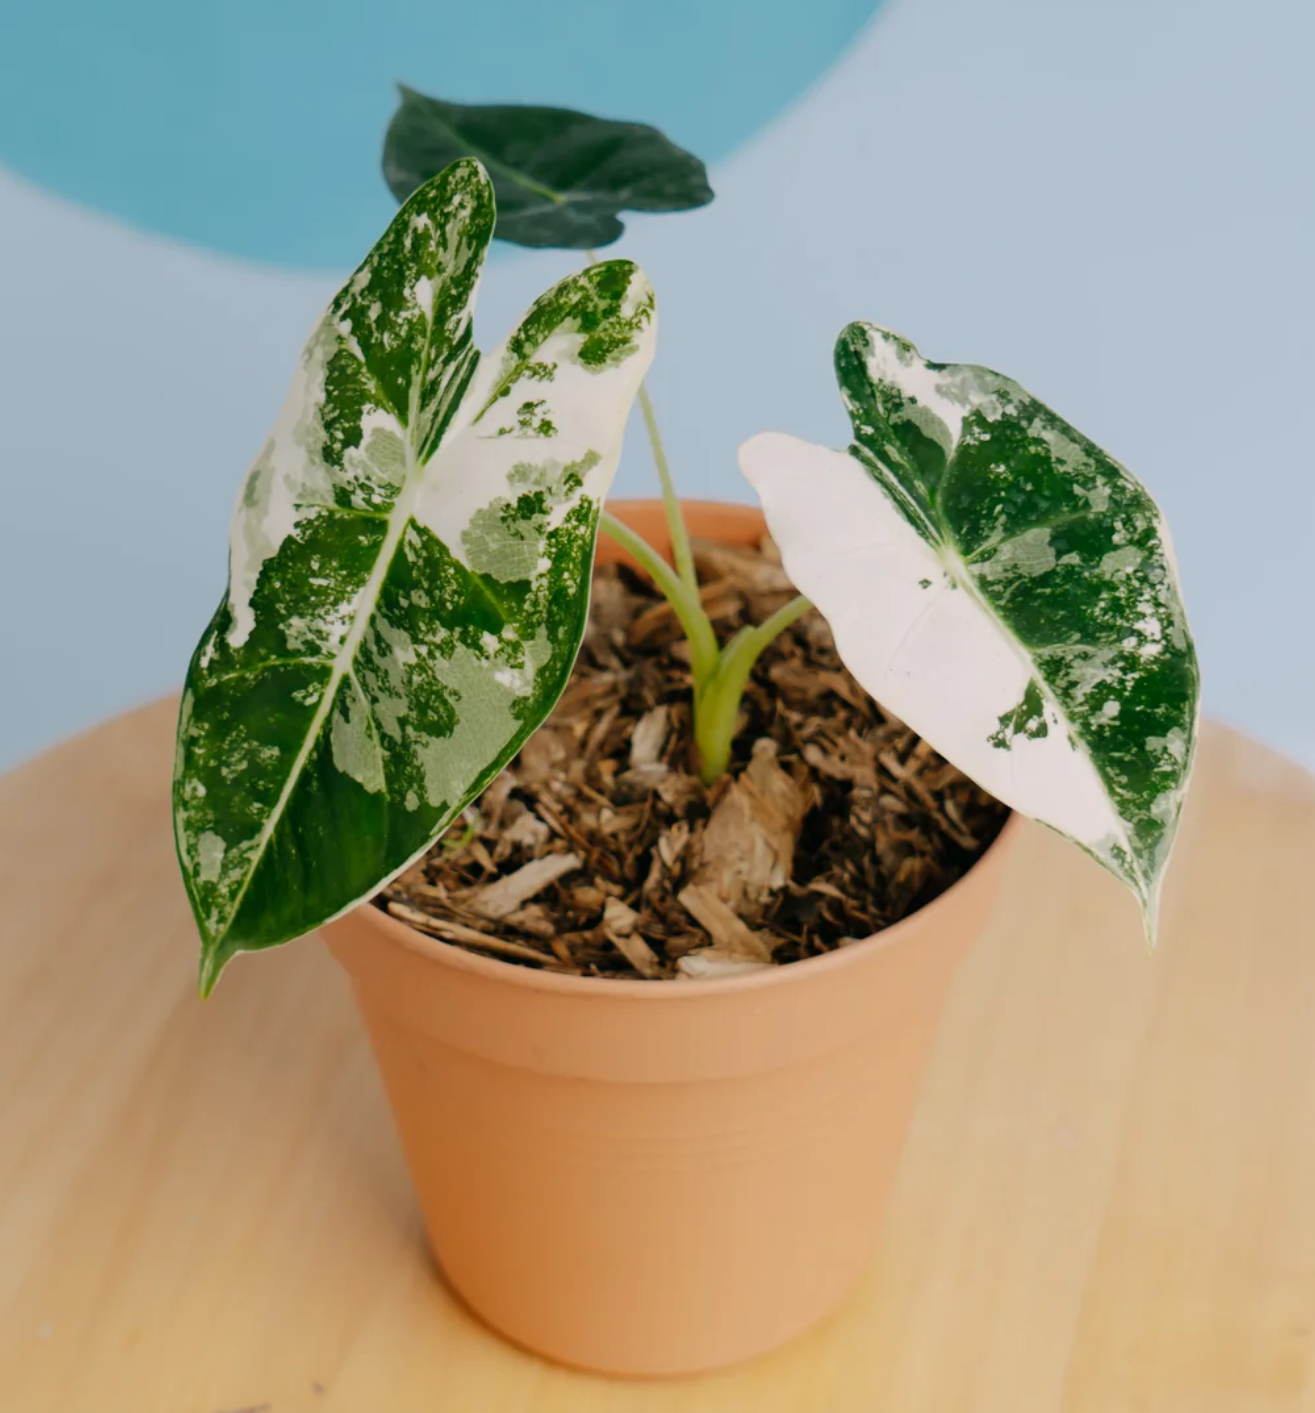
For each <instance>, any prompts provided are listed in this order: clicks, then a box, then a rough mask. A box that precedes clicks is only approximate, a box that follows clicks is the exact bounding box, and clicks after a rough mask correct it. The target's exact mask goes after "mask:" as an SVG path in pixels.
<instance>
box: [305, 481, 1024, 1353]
mask: <svg viewBox="0 0 1315 1413" xmlns="http://www.w3.org/2000/svg"><path fill="white" fill-rule="evenodd" d="M610 508H611V509H612V510H613V511H614V513H615V514H617V515H618V516H620V517H621V518H622V519H624V520H625V521H626V522H627V523H628V524H630V525H632V526H633V527H634V528H635V529H636V530H638V531H639V532H640V533H641V534H643V535H644V536H645V537H646V538H648V539H649V540H650V542H652V543H653V544H654V545H656V546H657V547H659V548H665V547H666V546H667V543H668V541H667V536H666V533H665V526H664V522H663V519H662V510H661V506H660V504H659V503H658V502H656V501H653V502H632V503H621V504H617V505H614V506H612V507H610ZM686 514H687V516H688V518H689V522H690V529H691V532H692V533H693V534H695V535H700V536H705V537H708V538H712V539H717V540H720V541H721V542H722V543H726V544H748V543H755V542H756V541H757V539H758V538H759V537H760V536H761V534H762V532H763V520H762V516H761V514H760V513H759V512H758V511H757V510H755V509H751V508H749V507H747V506H730V505H715V504H706V503H703V504H700V503H693V504H690V505H687V506H686ZM599 557H600V559H602V560H604V561H606V560H608V559H615V558H618V557H620V555H619V551H618V550H617V549H616V547H615V546H614V545H613V544H612V543H611V542H610V541H608V540H606V539H600V542H599ZM1018 827H1019V826H1018V821H1017V820H1016V819H1011V820H1010V821H1009V823H1008V824H1007V825H1006V828H1005V830H1004V832H1003V833H1002V834H1001V836H1000V837H999V838H998V839H997V840H996V842H995V843H994V844H993V845H992V846H991V847H990V849H989V850H988V851H987V853H986V854H985V855H984V856H983V858H982V859H981V860H979V861H978V863H977V864H976V865H975V866H974V867H973V868H972V869H971V870H970V871H969V872H968V873H967V874H966V875H965V876H964V877H963V878H962V879H960V880H959V881H958V882H957V883H956V884H954V885H953V886H952V887H951V888H949V889H948V890H947V891H946V892H945V893H943V894H942V895H941V896H940V897H939V898H937V899H936V900H935V901H934V902H932V903H931V904H929V905H928V906H927V907H924V908H922V909H920V910H919V911H918V912H917V913H915V914H913V915H912V916H910V917H909V918H907V919H905V920H904V921H902V922H900V923H898V924H897V925H895V926H894V927H891V928H888V929H887V930H886V931H884V932H882V933H879V934H878V935H877V936H875V937H873V938H871V939H869V940H867V941H864V942H860V943H856V944H851V945H849V946H847V947H845V948H843V949H841V950H838V951H835V952H831V953H828V954H827V955H825V956H822V957H816V958H811V959H809V960H806V961H802V962H795V963H791V964H789V965H786V966H781V967H778V968H775V969H772V970H767V971H760V972H754V973H751V974H748V975H742V976H736V977H728V978H721V979H716V980H702V981H695V980H691V981H684V980H682V981H613V980H606V979H603V978H598V977H576V976H563V975H560V974H553V973H545V972H540V971H537V970H534V969H532V968H529V967H519V966H515V965H512V964H510V963H507V962H502V961H498V960H494V959H492V958H487V957H483V956H477V955H475V954H473V953H470V952H467V951H464V950H462V949H460V948H458V947H454V946H450V945H448V944H446V943H444V942H440V941H437V940H435V939H433V938H430V937H426V936H424V935H422V934H421V933H419V932H416V931H414V930H413V929H411V928H409V927H406V926H404V925H403V924H402V923H400V922H398V921H396V920H395V919H393V918H391V917H388V916H387V915H386V914H384V913H383V912H381V911H380V910H379V909H377V908H375V907H372V906H370V905H368V904H367V905H363V906H361V907H359V908H357V909H355V910H354V911H353V912H351V913H348V914H347V915H346V916H344V917H342V918H340V919H338V920H337V921H336V922H333V923H331V924H330V925H329V926H327V927H326V928H325V929H324V935H325V937H326V940H327V942H328V945H329V947H330V949H331V950H332V951H333V953H334V955H335V956H336V957H337V959H338V960H339V962H341V963H342V965H343V966H344V967H345V968H346V970H347V972H348V974H349V975H350V977H351V981H352V985H353V988H354V990H355V994H356V999H357V1002H358V1004H359V1006H360V1010H361V1015H362V1016H363V1018H364V1021H365V1024H366V1027H367V1029H368V1031H369V1035H370V1039H371V1042H372V1044H373V1046H374V1051H375V1055H376V1057H377V1059H378V1064H379V1069H380V1072H381V1074H382V1076H383V1081H384V1085H385V1087H386V1089H387V1092H388V1096H389V1100H390V1102H391V1105H392V1109H393V1113H394V1115H395V1117H396V1120H397V1125H398V1129H399V1131H400V1133H401V1138H402V1144H403V1147H404V1148H405V1151H406V1157H407V1161H408V1163H409V1166H410V1170H411V1174H412V1178H413V1180H414V1183H415V1187H416V1192H417V1194H418V1196H419V1200H420V1205H421V1207H422V1209H423V1211H424V1217H425V1222H426V1226H427V1228H428V1232H429V1237H430V1241H431V1243H432V1246H433V1250H434V1253H435V1255H436V1257H437V1260H438V1263H439V1265H440V1266H441V1268H442V1270H443V1272H444V1274H445V1275H446V1277H447V1279H448V1280H449V1281H450V1283H451V1284H452V1286H453V1287H454V1288H455V1290H456V1291H457V1292H458V1293H459V1294H460V1296H461V1297H462V1298H463V1299H464V1300H465V1301H466V1303H467V1304H468V1305H469V1306H470V1307H471V1309H473V1310H474V1311H475V1312H476V1313H477V1314H479V1315H480V1316H481V1317H482V1318H483V1319H484V1320H485V1321H486V1322H487V1323H488V1324H489V1325H491V1326H492V1327H493V1328H494V1329H496V1330H499V1331H501V1332H502V1333H503V1334H504V1335H505V1336H507V1337H508V1338H509V1339H511V1340H513V1341H515V1342H516V1343H517V1344H520V1345H523V1346H524V1347H525V1348H527V1349H530V1350H533V1351H535V1352H536V1353H539V1354H542V1355H545V1356H547V1357H549V1358H551V1359H555V1360H558V1361H561V1362H563V1363H566V1364H572V1365H576V1366H578V1367H582V1368H587V1369H592V1370H597V1371H600V1372H606V1373H613V1374H627V1375H648V1376H654V1375H674V1374H687V1373H693V1372H696V1371H699V1370H706V1369H711V1368H715V1367H717V1366H720V1365H725V1364H730V1363H734V1362H737V1361H739V1360H742V1359H745V1358H748V1357H749V1356H751V1355H754V1354H758V1353H761V1352H763V1351H765V1350H768V1349H771V1348H773V1347H774V1346H776V1345H779V1344H781V1343H783V1342H784V1341H786V1340H788V1339H790V1338H791V1337H792V1336H794V1335H796V1334H798V1333H800V1332H801V1331H803V1330H805V1329H807V1328H808V1327H809V1326H810V1325H812V1324H814V1323H815V1322H816V1321H818V1320H820V1319H821V1318H822V1317H823V1316H824V1315H826V1314H827V1312H828V1311H830V1310H831V1309H832V1308H833V1307H834V1306H835V1305H836V1304H837V1303H838V1302H839V1301H840V1300H841V1299H843V1297H844V1296H845V1294H846V1292H847V1291H848V1290H849V1289H850V1288H851V1287H852V1286H853V1285H854V1284H855V1282H856V1281H857V1280H858V1279H859V1277H860V1276H861V1275H862V1274H863V1271H864V1268H865V1267H866V1266H867V1264H868V1262H869V1260H870V1258H871V1257H872V1255H873V1252H874V1249H875V1244H876V1241H877V1237H878V1232H879V1227H880V1219H881V1213H882V1207H883V1205H884V1202H885V1198H886V1194H887V1190H888V1188H889V1187H890V1183H891V1180H892V1177H893V1176H894V1173H895V1169H896V1166H897V1163H898V1161H899V1156H900V1150H901V1148H902V1146H903V1142H904V1136H905V1132H906V1129H907V1127H908V1123H909V1118H910V1115H911V1113H912V1110H913V1107H914V1103H915V1101H916V1098H917V1094H918V1089H919V1086H920V1084H921V1081H922V1077H923V1073H924V1070H925V1068H926V1064H927V1060H928V1057H929V1054H930V1051H931V1048H932V1044H933V1041H934V1039H935V1035H936V1028H937V1024H938V1021H939V1019H940V1016H941V1013H942V1010H943V1008H944V1003H945V998H946V994H947V992H948V989H949V986H950V982H951V979H952V978H953V976H954V972H955V969H956V967H957V966H958V965H959V963H960V961H961V960H962V958H963V957H964V955H965V954H966V953H967V951H968V949H969V947H970V946H971V945H972V943H973V941H974V939H975V938H976V936H977V935H978V933H979V932H980V931H981V929H982V927H983V925H984V923H985V921H986V918H987V916H988V914H989V912H990V910H991V907H992V905H993V902H994V899H995V895H996V891H997V888H998V884H999V881H1000V876H1001V873H1002V871H1003V867H1004V864H1005V857H1006V854H1007V852H1008V850H1009V847H1010V845H1011V843H1012V840H1013V838H1014V836H1015V835H1016V833H1017V832H1018Z"/></svg>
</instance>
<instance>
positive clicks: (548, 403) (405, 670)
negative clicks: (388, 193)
mask: <svg viewBox="0 0 1315 1413" xmlns="http://www.w3.org/2000/svg"><path fill="white" fill-rule="evenodd" d="M494 220H495V210H494V198H493V190H492V186H491V184H490V182H489V179H488V176H487V174H486V173H485V171H484V169H483V167H482V166H481V165H480V164H479V163H478V162H476V161H471V160H466V161H460V162H457V163H455V164H453V165H452V166H450V167H448V168H447V169H446V170H445V171H444V172H442V173H440V174H439V175H438V176H437V177H435V178H434V179H433V180H431V181H430V182H428V183H426V184H425V185H424V186H422V187H421V188H420V189H419V190H418V191H416V193H415V194H414V196H412V197H411V199H410V200H409V201H408V202H407V203H406V204H405V205H404V206H403V207H402V209H401V210H400V211H399V212H398V214H397V216H396V218H395V219H394V221H393V223H392V225H391V226H390V227H389V228H388V231H387V232H386V233H385V235H384V236H383V238H382V239H381V240H380V241H379V243H378V244H377V245H376V246H375V248H374V250H372V251H371V253H370V255H369V256H368V257H367V258H366V260H365V261H364V263H363V264H362V265H361V267H360V268H359V269H358V270H357V271H356V273H355V274H354V275H353V276H352V278H351V279H350V280H349V281H348V283H347V284H346V285H345V286H344V288H343V289H342V290H341V291H340V292H339V294H338V295H337V297H336V298H335V299H334V300H333V302H332V304H331V305H330V306H329V309H328V310H327V312H326V313H325V315H324V317H323V319H322V321H321V322H320V324H319V325H318V327H317V328H316V330H315V331H314V332H313V334H312V335H311V338H310V340H309V342H308V343H307V346H306V349H305V351H304V352H303V354H302V358H301V363H300V366H299V367H298V370H297V373H296V376H295V378H294V381H293V385H292V389H291V392H290V393H289V396H288V399H287V402H286V403H285V405H284V408H283V411H282V413H281V414H280V416H279V419H278V422H277V424H276V426H275V428H274V431H273V433H272V435H271V436H270V438H269V440H268V442H267V443H266V445H265V447H264V449H263V450H262V451H261V453H260V455H259V456H258V457H257V459H256V462H255V464H254V466H253V467H252V468H251V471H250V473H249V474H248V476H247V479H246V483H245V486H244V488H243V491H242V494H241V496H240V498H239V502H238V505H237V508H236V511H235V514H234V519H233V528H232V537H231V547H230V565H229V588H228V593H227V595H226V596H225V598H224V600H223V602H222V603H221V605H220V607H219V610H218V612H217V613H216V615H215V617H214V619H213V620H212V622H211V624H210V627H209V629H208V630H207V632H206V634H205V636H204V637H203V638H202V640H201V643H200V645H199V647H198V648H197V651H196V653H195V655H194V657H193V659H192V663H191V668H190V671H189V673H188V679H187V684H186V687H185V690H184V694H183V702H182V709H181V713H180V718H179V725H178V749H177V760H176V766H175V779H174V820H175V836H176V840H177V845H178V853H179V858H180V861H181V863H182V868H183V874H184V878H185V881H186V884H187V889H188V893H189V896H190V898H191V901H192V906H193V909H194V911H195V914H196V918H197V922H198V925H199V927H200V931H201V937H202V948H203V957H202V969H201V976H202V987H203V989H205V990H209V988H210V987H211V986H212V985H213V984H214V981H215V979H216V978H217V976H218V974H219V972H220V970H221V969H222V967H223V966H224V964H225V963H226V962H227V961H228V960H229V959H230V958H231V957H232V956H233V955H234V953H236V952H238V951H242V950H251V949H255V948H261V947H268V946H273V945H275V944H277V943H280V942H284V941H287V940H289V939H290V938H293V937H296V936H298V935H300V934H302V933H304V932H307V931H309V930H310V929H311V928H313V927H315V926H317V925H319V924H320V923H322V922H325V921H327V920H328V919H330V918H332V917H334V916H336V915H337V914H339V913H341V912H343V911H345V910H346V909H347V908H349V907H351V906H353V905H354V904H355V903H357V902H359V901H360V900H361V899H363V898H365V897H367V896H368V895H369V894H370V893H372V892H373V891H374V890H375V889H377V888H378V887H379V886H380V885H381V884H382V883H384V882H385V881H387V879H388V878H390V877H392V876H393V875H395V874H396V873H398V872H399V871H400V870H401V869H403V868H404V867H406V866H407V864H409V863H410V862H411V861H412V860H414V859H415V858H416V857H418V856H419V855H420V854H422V853H423V852H424V851H425V850H426V849H427V848H428V847H429V846H430V845H431V844H432V843H433V841H434V840H435V839H436V838H437V837H438V835H439V834H440V833H441V832H442V831H443V829H444V828H446V826H447V825H448V824H449V823H450V822H451V820H452V819H453V818H454V817H455V816H456V815H457V814H458V813H459V812H460V811H461V810H462V809H463V808H464V806H465V805H466V804H467V803H468V802H469V800H470V799H471V798H473V797H474V796H475V795H476V794H478V793H479V791H480V790H481V789H482V788H483V786H484V785H485V783H487V781H488V780H489V779H491V778H492V777H493V775H495V774H496V773H497V771H499V770H500V769H501V768H502V766H503V765H504V764H505V763H506V762H507V761H508V760H509V759H510V758H511V757H512V756H513V755H514V754H515V752H516V751H517V750H518V749H519V747H520V745H521V743H522V742H523V741H524V740H525V739H526V738H527V737H528V736H529V735H530V733H531V732H532V731H533V730H534V729H535V727H537V726H538V725H539V723H540V722H541V721H542V720H543V719H544V717H545V716H546V715H547V714H548V712H549V711H550V710H551V709H552V706H553V704H554V703H555V701H556V700H557V697H558V696H559V695H560V693H561V691H562V689H563V688H564V686H565V684H566V681H567V678H568V676H569V673H570V670H571V666H572V664H573V662H574V659H575V654H576V651H577V649H578V647H579V643H580V639H581V637H582V635H583V631H584V626H585V620H586V616H587V611H588V597H589V580H590V571H591V566H592V562H593V553H594V545H595V539H596V535H597V526H598V517H599V513H600V510H601V506H602V501H603V498H604V496H605V494H606V492H607V489H608V486H609V484H610V482H611V479H612V475H613V473H614V471H615V469H616V464H617V460H618V458H619V455H620V448H621V440H622V434H623V430H624V427H625V422H626V418H627V415H628V413H629V409H630V405H631V402H632V400H633V398H634V396H635V393H636V391H637V389H638V387H639V385H640V382H641V380H642V378H643V376H644V373H645V371H646V370H647V367H648V364H649V362H650V361H651V358H652V352H653V342H654V337H655V313H654V302H653V293H652V290H651V288H650V287H649V284H648V282H647V280H646V279H645V278H644V276H643V274H642V272H641V271H639V270H638V268H637V267H636V266H634V265H633V264H631V263H630V262H628V261H619V260H618V261H608V262H605V263H603V264H598V265H593V266H591V267H589V268H588V269H587V270H584V271H582V272H581V273H579V274H577V275H573V276H571V277H570V278H568V279H566V280H563V281H562V282H561V283H560V284H559V285H557V286H556V287H554V288H553V289H552V290H550V291H549V292H548V293H547V294H545V295H543V296H542V297H541V298H540V299H539V300H538V301H537V302H536V303H535V305H534V306H533V308H531V309H530V311H529V312H528V313H527V314H526V316H525V318H524V319H523V320H522V321H521V323H520V325H519V326H518V328H517V329H516V330H515V331H514V332H513V333H512V334H511V335H510V336H509V338H508V339H507V340H506V342H505V343H504V344H503V345H502V347H501V348H500V349H499V350H498V351H497V352H495V353H494V354H492V355H490V356H488V357H485V358H483V359H481V358H480V356H479V354H478V353H477V351H476V349H475V345H474V341H473V336H472V328H471V325H472V315H473V310H474V300H475V290H476V285H477V282H478V279H479V274H480V269H481V267H482V265H483V261H484V256H485V253H486V251H487V248H488V245H489V241H490V239H491V238H492V234H493V227H494Z"/></svg>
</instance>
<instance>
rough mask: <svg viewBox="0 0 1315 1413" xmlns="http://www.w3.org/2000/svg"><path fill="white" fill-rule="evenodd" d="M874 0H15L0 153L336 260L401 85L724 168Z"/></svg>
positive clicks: (244, 246)
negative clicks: (563, 116)
mask: <svg viewBox="0 0 1315 1413" xmlns="http://www.w3.org/2000/svg"><path fill="white" fill-rule="evenodd" d="M878 3H879V0H810V3H809V4H807V5H801V4H799V3H798V0H755V3H749V0H650V3H645V4H639V3H632V0H465V2H464V3H463V4H461V5H459V6H458V5H455V4H452V3H450V0H448V2H447V3H445V0H370V3H369V4H368V5H366V4H362V3H360V0H220V3H179V0H118V3H115V4H104V3H99V4H98V3H93V0H41V2H40V3H27V4H14V5H9V6H5V7H3V8H4V9H5V11H6V12H7V13H6V15H5V18H4V19H3V20H0V162H4V163H5V164H7V165H8V166H10V167H11V168H12V169H14V170H15V171H17V172H19V173H21V174H22V175H24V176H26V177H28V178H29V179H30V180H33V181H35V182H37V183H38V184H40V185H41V186H44V187H46V188H48V189H50V190H52V191H55V192H58V193H60V194H61V195H63V196H66V197H71V198H73V199H74V200H77V201H80V202H83V203H86V204H88V205H90V206H93V207H96V208H98V209H99V210H101V211H105V212H109V213H111V214H112V215H114V216H117V217H119V218H120V219H122V220H125V221H128V222H130V223H132V224H133V225H135V226H138V227H141V228H144V229H146V230H149V231H153V232H156V233H159V234H162V235H167V236H172V237H174V238H176V239H179V240H183V241H188V242H191V243H194V244H198V245H202V246H206V247H209V248H210V249H212V250H217V251H222V252H224V253H226V254H229V255H236V256H241V257H245V258H247V259H252V260H259V261H264V262H269V263H274V264H279V265H286V266H293V267H300V268H309V269H335V268H342V267H344V266H349V265H353V264H355V263H356V261H357V259H358V258H359V257H360V255H361V253H362V252H363V251H365V250H367V249H369V247H370V244H371V242H372V241H373V240H374V237H375V236H376V235H377V234H378V233H379V231H380V230H382V229H383V227H384V226H385V225H386V224H387V221H388V219H389V218H390V216H391V214H392V212H393V210H394V209H395V207H394V203H393V200H392V198H391V197H390V196H389V194H388V192H387V189H386V188H385V186H384V184H383V180H382V178H381V176H380V174H379V153H380V147H381V144H382V141H383V134H384V128H385V126H386V125H387V122H388V119H389V116H390V115H391V113H392V111H393V108H394V105H395V90H394V87H393V85H394V83H395V82H396V81H398V80H401V81H403V82H405V83H408V84H410V85H411V86H412V87H415V88H418V89H421V90H422V91H424V92H427V93H434V94H438V95H441V96H442V97H444V98H450V99H455V100H457V101H460V102H493V101H510V102H525V103H550V104H559V105H562V106H569V107H574V108H582V109H585V110H586V111H589V112H596V113H599V114H602V115H605V116H609V117H618V118H628V119H635V120H639V121H644V122H650V123H654V124H656V125H657V126H658V127H660V128H662V129H663V130H664V131H665V132H666V133H667V134H668V135H669V136H670V137H671V138H672V139H673V140H675V141H676V142H678V143H680V144H681V145H682V146H684V147H688V148H689V149H690V150H691V151H693V152H695V153H697V154H698V155H699V156H701V157H702V158H704V160H705V161H708V162H715V161H716V160H717V159H719V158H721V157H724V156H725V155H726V154H727V153H728V152H730V151H731V150H732V149H733V148H734V147H736V146H737V145H738V144H739V143H741V142H743V141H744V140H745V138H747V137H749V136H750V135H751V134H752V133H754V132H755V131H756V130H757V129H758V128H760V127H761V126H762V125H763V124H764V123H765V122H767V121H768V120H769V119H770V118H772V117H773V116H774V115H775V114H777V113H778V112H780V110H781V109H782V108H783V107H785V105H786V104H788V103H789V102H790V101H791V100H792V99H794V98H795V97H797V96H798V95H799V94H800V93H801V92H802V91H803V90H804V89H805V88H806V87H807V86H808V85H809V84H810V83H811V82H813V81H814V80H815V79H816V78H818V77H819V76H820V75H821V74H822V73H823V72H824V71H825V70H826V69H827V68H828V67H829V66H830V65H831V64H832V62H833V61H834V60H835V59H836V58H837V57H838V56H839V55H840V54H841V53H842V52H843V51H844V49H845V48H846V46H847V45H848V44H849V43H850V41H851V40H852V39H853V38H854V36H855V35H856V34H857V33H858V31H859V30H860V29H861V28H862V26H863V24H864V22H865V21H866V20H867V19H868V17H869V16H870V14H871V13H872V12H873V11H874V10H875V9H876V6H877V4H878Z"/></svg>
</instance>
